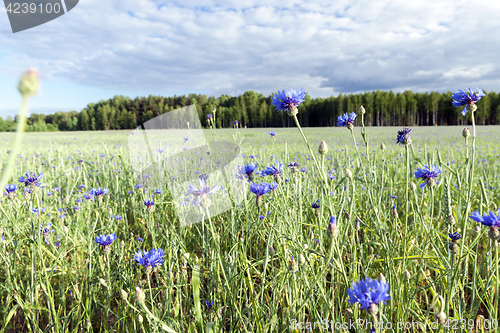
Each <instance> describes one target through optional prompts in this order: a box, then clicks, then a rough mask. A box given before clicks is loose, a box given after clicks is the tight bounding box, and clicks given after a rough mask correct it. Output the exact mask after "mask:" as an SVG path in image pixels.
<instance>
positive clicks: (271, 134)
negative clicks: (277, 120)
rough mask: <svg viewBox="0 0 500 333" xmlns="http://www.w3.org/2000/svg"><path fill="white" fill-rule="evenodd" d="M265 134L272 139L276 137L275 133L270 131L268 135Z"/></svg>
mask: <svg viewBox="0 0 500 333" xmlns="http://www.w3.org/2000/svg"><path fill="white" fill-rule="evenodd" d="M267 134H269V135H270V136H271V137H273V138H274V137H275V136H276V132H273V131H270V132H269V133H267Z"/></svg>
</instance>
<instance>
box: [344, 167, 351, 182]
mask: <svg viewBox="0 0 500 333" xmlns="http://www.w3.org/2000/svg"><path fill="white" fill-rule="evenodd" d="M345 175H346V177H347V178H349V179H351V180H352V172H351V170H349V169H347V168H345Z"/></svg>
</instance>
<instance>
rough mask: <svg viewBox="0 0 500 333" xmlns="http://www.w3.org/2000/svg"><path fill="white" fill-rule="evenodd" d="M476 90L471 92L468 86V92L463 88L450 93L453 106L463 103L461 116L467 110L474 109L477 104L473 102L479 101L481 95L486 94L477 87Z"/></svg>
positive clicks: (471, 110)
mask: <svg viewBox="0 0 500 333" xmlns="http://www.w3.org/2000/svg"><path fill="white" fill-rule="evenodd" d="M477 90H478V92H472V90H471V89H470V88H469V93H468V94H467V93H466V92H465V91H464V90H459V91H458V92H456V93H453V95H451V98H452V99H453V102H452V104H453V106H454V107H459V106H464V105H465V107H464V109H463V110H462V116H465V114H466V113H467V111H470V112H474V111H476V109H477V106H476V104H475V103H476V102H477V101H479V100H480V99H481V97H483V96H486V95H485V94H484V93H483V91H482V90H481V89H479V88H477Z"/></svg>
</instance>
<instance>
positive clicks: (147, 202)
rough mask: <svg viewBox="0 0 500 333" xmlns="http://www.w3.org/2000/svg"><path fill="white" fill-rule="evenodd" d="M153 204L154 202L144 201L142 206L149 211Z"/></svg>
mask: <svg viewBox="0 0 500 333" xmlns="http://www.w3.org/2000/svg"><path fill="white" fill-rule="evenodd" d="M154 204H155V202H154V200H144V206H146V209H147V210H148V211H150V210H151V209H153V205H154Z"/></svg>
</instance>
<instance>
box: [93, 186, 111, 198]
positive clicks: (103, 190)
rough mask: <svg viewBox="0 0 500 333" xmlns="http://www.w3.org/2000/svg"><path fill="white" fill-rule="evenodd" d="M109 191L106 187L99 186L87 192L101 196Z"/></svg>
mask: <svg viewBox="0 0 500 333" xmlns="http://www.w3.org/2000/svg"><path fill="white" fill-rule="evenodd" d="M108 193H109V191H108V189H107V188H102V187H99V188H93V189H91V190H90V191H89V194H90V195H93V196H96V197H98V198H100V197H101V196H103V195H105V194H108Z"/></svg>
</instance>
